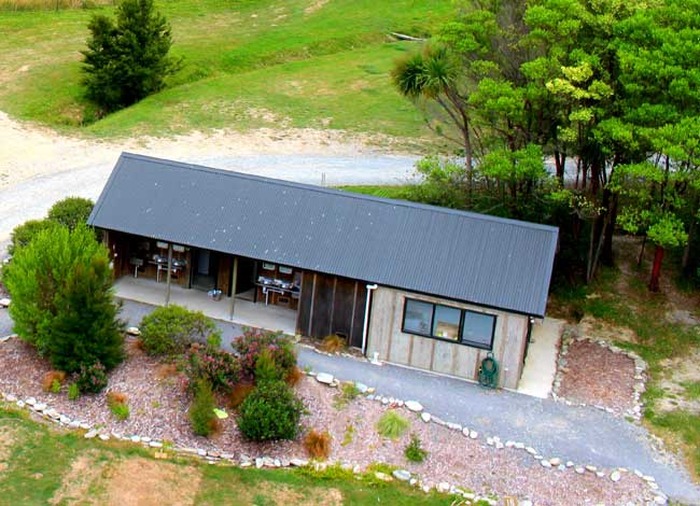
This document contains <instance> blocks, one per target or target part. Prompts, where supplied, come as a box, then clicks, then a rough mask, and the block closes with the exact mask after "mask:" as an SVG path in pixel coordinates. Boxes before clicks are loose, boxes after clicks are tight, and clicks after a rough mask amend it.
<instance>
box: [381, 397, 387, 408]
mask: <svg viewBox="0 0 700 506" xmlns="http://www.w3.org/2000/svg"><path fill="white" fill-rule="evenodd" d="M382 404H384V405H385V406H386V405H387V404H389V398H388V397H382Z"/></svg>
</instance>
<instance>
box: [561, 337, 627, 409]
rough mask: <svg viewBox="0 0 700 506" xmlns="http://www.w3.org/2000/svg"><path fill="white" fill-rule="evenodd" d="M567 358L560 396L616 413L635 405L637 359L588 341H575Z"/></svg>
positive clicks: (563, 369) (562, 369)
mask: <svg viewBox="0 0 700 506" xmlns="http://www.w3.org/2000/svg"><path fill="white" fill-rule="evenodd" d="M565 360H566V365H565V366H564V367H561V368H560V371H561V373H562V381H561V386H560V388H559V393H558V395H560V396H561V397H564V398H565V399H567V400H570V401H572V402H578V403H583V404H590V405H595V406H602V407H605V408H609V409H612V410H613V411H614V412H615V413H617V414H623V413H625V412H627V411H628V410H632V409H633V408H634V375H635V364H634V360H632V359H631V358H629V357H628V356H626V355H624V354H622V353H614V352H612V351H611V350H609V349H608V348H604V347H602V346H600V345H599V344H597V343H595V342H591V341H588V340H577V341H573V342H572V343H571V344H570V345H569V350H568V353H567V354H566V359H565Z"/></svg>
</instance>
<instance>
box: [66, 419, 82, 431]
mask: <svg viewBox="0 0 700 506" xmlns="http://www.w3.org/2000/svg"><path fill="white" fill-rule="evenodd" d="M68 427H70V428H71V429H77V428H78V427H80V421H78V420H73V421H71V422H70V423H69V424H68Z"/></svg>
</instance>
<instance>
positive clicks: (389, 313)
mask: <svg viewBox="0 0 700 506" xmlns="http://www.w3.org/2000/svg"><path fill="white" fill-rule="evenodd" d="M406 297H409V298H411V299H417V300H425V301H427V302H433V303H438V304H445V305H448V306H451V307H457V308H461V309H470V310H474V311H483V312H486V313H488V314H492V315H495V316H496V329H495V333H494V340H493V350H492V351H493V355H494V358H495V359H496V360H497V361H498V364H499V368H500V374H499V386H501V387H504V388H511V389H515V388H517V386H518V380H519V379H520V373H521V370H522V362H523V354H524V351H525V341H526V339H527V321H528V317H527V316H524V315H518V314H513V313H508V312H504V311H497V310H492V309H483V308H479V307H476V306H472V305H469V304H461V303H457V302H453V301H446V300H443V299H440V298H436V297H429V296H425V295H418V294H415V293H411V292H405V291H401V290H394V289H390V288H384V287H380V288H378V289H377V290H376V291H375V292H374V294H373V295H372V311H371V315H370V325H369V336H368V348H367V355H368V356H373V354H374V352H377V353H378V354H379V359H380V360H384V361H386V362H391V363H395V364H402V365H408V366H411V367H416V368H419V369H426V370H430V371H435V372H439V373H442V374H448V375H450V376H457V377H460V378H466V379H469V380H474V381H476V380H478V374H479V366H480V365H481V361H482V360H483V359H484V358H486V356H487V354H488V350H482V349H479V348H474V347H471V346H466V345H463V344H457V343H451V342H447V341H443V340H439V339H432V338H429V337H422V336H416V335H413V334H405V333H403V332H402V331H401V326H402V321H403V309H404V300H405V299H406Z"/></svg>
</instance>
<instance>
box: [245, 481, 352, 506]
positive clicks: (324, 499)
mask: <svg viewBox="0 0 700 506" xmlns="http://www.w3.org/2000/svg"><path fill="white" fill-rule="evenodd" d="M256 496H263V497H265V498H266V499H268V500H269V503H270V504H295V505H298V506H316V505H317V504H324V505H328V506H336V505H338V506H340V505H342V504H343V494H341V492H340V490H338V489H335V488H314V489H311V490H309V489H304V490H299V489H295V488H292V487H290V486H288V485H283V484H278V483H274V484H273V483H270V482H264V483H263V484H262V486H259V487H258V488H256V489H255V490H254V491H251V497H250V498H249V500H250V504H253V502H255V504H258V503H259V501H254V500H255V497H256ZM239 499H240V500H241V502H247V501H244V500H243V498H239ZM264 504H268V501H266V502H265V503H264Z"/></svg>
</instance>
